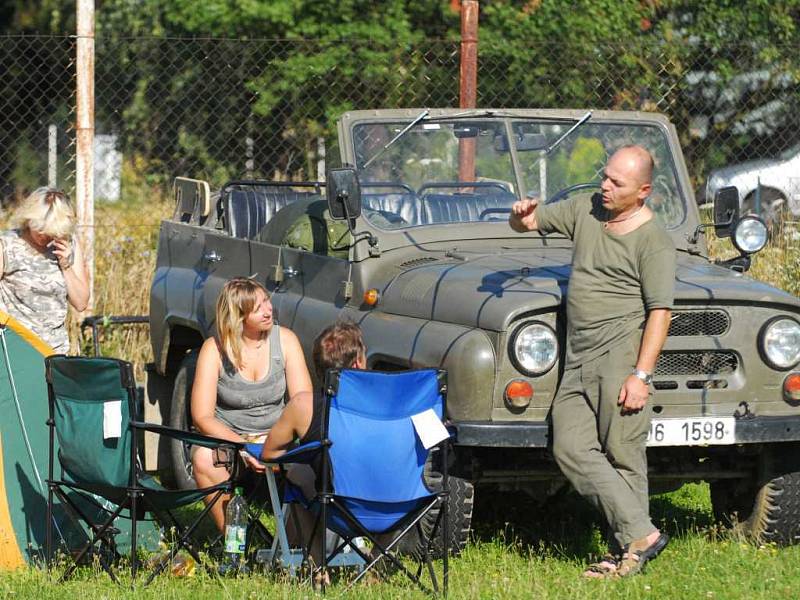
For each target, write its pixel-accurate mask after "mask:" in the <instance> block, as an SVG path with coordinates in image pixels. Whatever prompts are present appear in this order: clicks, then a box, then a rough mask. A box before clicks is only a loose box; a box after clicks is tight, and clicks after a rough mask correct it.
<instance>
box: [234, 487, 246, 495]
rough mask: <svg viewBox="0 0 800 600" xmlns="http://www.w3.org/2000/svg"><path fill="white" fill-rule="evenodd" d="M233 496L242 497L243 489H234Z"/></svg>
mask: <svg viewBox="0 0 800 600" xmlns="http://www.w3.org/2000/svg"><path fill="white" fill-rule="evenodd" d="M233 495H234V496H242V495H244V488H242V487H238V486H237V487H236V489H234V490H233Z"/></svg>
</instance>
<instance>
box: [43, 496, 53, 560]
mask: <svg viewBox="0 0 800 600" xmlns="http://www.w3.org/2000/svg"><path fill="white" fill-rule="evenodd" d="M44 554H45V563H46V565H47V570H48V571H49V570H50V569H51V568H52V566H53V485H52V484H50V483H48V485H47V526H46V529H45V552H44Z"/></svg>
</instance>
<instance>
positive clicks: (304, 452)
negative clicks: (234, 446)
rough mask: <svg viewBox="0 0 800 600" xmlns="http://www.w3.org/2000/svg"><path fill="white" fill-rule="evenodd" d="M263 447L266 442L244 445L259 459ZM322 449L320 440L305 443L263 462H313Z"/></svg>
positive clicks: (271, 463) (282, 463)
mask: <svg viewBox="0 0 800 600" xmlns="http://www.w3.org/2000/svg"><path fill="white" fill-rule="evenodd" d="M263 448H264V444H245V446H244V449H245V450H246V451H247V452H248V453H249V454H251V455H252V456H254V457H256V458H257V459H258V460H261V450H262V449H263ZM321 449H322V444H321V443H320V442H309V443H307V444H303V445H302V446H297V447H296V448H292V449H291V450H289V451H287V452H286V454H281V455H280V456H279V457H277V458H273V459H272V460H269V461H262V462H263V463H264V464H266V465H285V464H288V463H308V462H311V461H312V460H313V459H314V457H315V456H316V455H317V454H319V452H320V450H321Z"/></svg>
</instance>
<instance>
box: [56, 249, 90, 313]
mask: <svg viewBox="0 0 800 600" xmlns="http://www.w3.org/2000/svg"><path fill="white" fill-rule="evenodd" d="M50 247H51V248H52V251H53V254H55V256H56V259H57V260H58V266H59V268H60V269H61V273H62V274H63V275H64V284H65V285H66V287H67V299H69V303H70V304H71V305H72V307H73V308H74V309H75V310H77V311H79V312H80V311H84V310H86V308H87V307H88V306H89V271H88V270H87V269H86V264H85V263H84V261H83V255H82V254H81V246H80V244H72V243H71V242H70V241H69V240H64V239H60V238H54V239H53V241H52V242H50Z"/></svg>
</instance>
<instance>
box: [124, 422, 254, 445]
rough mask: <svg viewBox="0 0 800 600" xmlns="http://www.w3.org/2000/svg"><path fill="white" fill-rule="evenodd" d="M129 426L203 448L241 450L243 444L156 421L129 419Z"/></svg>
mask: <svg viewBox="0 0 800 600" xmlns="http://www.w3.org/2000/svg"><path fill="white" fill-rule="evenodd" d="M131 427H133V428H134V429H142V430H144V431H152V432H153V433H157V434H159V435H166V436H168V437H171V438H175V439H178V440H181V441H183V442H188V443H189V444H193V445H195V446H203V447H205V448H231V449H232V450H243V449H244V446H245V445H244V444H243V443H242V442H232V441H231V440H223V439H222V438H216V437H212V436H210V435H203V434H202V433H195V432H193V431H183V430H182V429H175V428H173V427H167V426H166V425H158V424H156V423H145V422H143V421H131Z"/></svg>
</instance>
